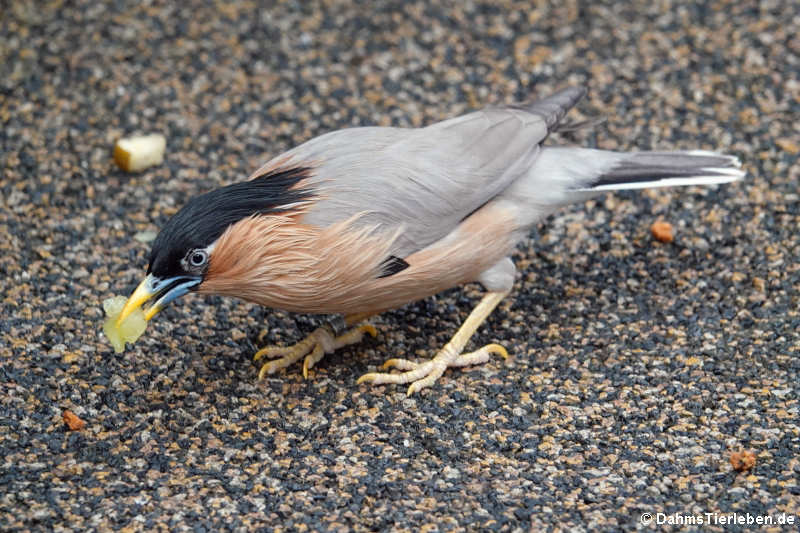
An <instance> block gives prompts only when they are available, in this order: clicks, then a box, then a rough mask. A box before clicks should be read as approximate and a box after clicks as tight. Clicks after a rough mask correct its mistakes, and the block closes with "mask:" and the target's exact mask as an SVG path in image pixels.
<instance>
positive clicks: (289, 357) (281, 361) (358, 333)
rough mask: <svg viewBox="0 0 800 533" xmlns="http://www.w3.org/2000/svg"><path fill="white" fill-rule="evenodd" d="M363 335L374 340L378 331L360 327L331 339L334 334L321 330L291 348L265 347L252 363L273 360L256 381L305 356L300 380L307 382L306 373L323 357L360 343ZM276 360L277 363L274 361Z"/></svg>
mask: <svg viewBox="0 0 800 533" xmlns="http://www.w3.org/2000/svg"><path fill="white" fill-rule="evenodd" d="M364 333H368V334H370V335H372V336H373V337H377V336H378V331H377V330H376V329H375V326H373V325H372V324H362V325H360V326H358V327H355V328H353V329H351V330H348V331H346V332H344V333H342V334H341V335H339V336H334V334H333V332H331V330H330V329H329V328H328V327H326V326H322V327H319V328H317V329H315V330H314V331H313V332H311V334H310V335H309V336H308V337H306V338H305V339H303V340H302V341H300V342H298V343H297V344H293V345H292V346H266V347H264V348H261V349H260V350H259V351H258V352H256V354H255V356H253V360H254V361H258V360H259V359H262V358H267V359H273V360H272V361H268V362H266V363H264V364H263V365H262V366H261V371H260V372H259V373H258V379H263V377H264V376H266V375H267V374H274V373H275V372H277V371H278V370H280V369H281V368H286V367H287V366H289V365H291V364H293V363H296V362H297V361H299V360H300V359H302V358H303V356H305V360H304V361H303V377H304V378H308V370H309V369H310V368H312V367H313V366H314V365H315V364H317V363H318V362H319V361H320V360H321V359H322V358H323V357H324V356H325V354H326V353H331V352H333V351H335V350H338V349H339V348H341V347H343V346H347V345H349V344H355V343H357V342H361V339H362V338H363V337H364ZM276 357H277V359H275V358H276Z"/></svg>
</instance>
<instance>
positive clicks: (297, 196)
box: [147, 167, 311, 278]
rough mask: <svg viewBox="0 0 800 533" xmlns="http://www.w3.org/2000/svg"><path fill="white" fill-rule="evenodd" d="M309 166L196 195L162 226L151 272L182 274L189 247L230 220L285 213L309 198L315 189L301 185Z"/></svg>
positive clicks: (206, 240)
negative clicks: (183, 260) (183, 262)
mask: <svg viewBox="0 0 800 533" xmlns="http://www.w3.org/2000/svg"><path fill="white" fill-rule="evenodd" d="M310 171H311V169H309V168H307V167H292V168H279V169H277V170H274V171H271V172H268V173H266V174H264V175H262V176H259V177H257V178H254V179H252V180H250V181H243V182H239V183H234V184H232V185H228V186H226V187H222V188H219V189H216V190H213V191H210V192H207V193H205V194H201V195H200V196H196V197H194V198H192V199H191V200H190V201H189V203H187V204H186V205H185V206H183V208H181V210H180V211H178V212H177V213H176V214H175V215H174V216H173V217H172V218H171V219H169V221H167V223H166V224H165V225H164V227H163V228H161V231H160V232H159V234H158V237H156V240H155V241H154V242H153V247H152V249H151V251H150V264H149V266H148V268H147V272H148V273H153V274H154V275H156V276H158V277H160V278H166V277H171V276H175V275H180V274H182V271H181V266H180V260H181V259H182V258H183V257H184V256H185V255H186V252H188V251H189V250H193V249H196V248H205V247H206V246H208V245H210V244H211V243H213V242H214V241H216V240H217V239H218V238H219V237H220V235H222V233H223V232H224V231H225V230H226V229H227V228H228V226H230V225H231V224H235V223H236V222H239V221H240V220H242V219H243V218H247V217H250V216H253V215H263V214H269V213H282V212H286V211H288V210H290V209H292V207H293V206H296V204H297V203H298V202H302V201H304V200H307V199H309V197H310V196H311V192H310V191H309V190H307V189H303V188H297V187H296V186H297V184H298V183H299V182H300V181H301V180H302V179H303V178H306V177H308V175H309V172H310Z"/></svg>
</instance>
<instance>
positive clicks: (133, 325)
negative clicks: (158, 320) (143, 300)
mask: <svg viewBox="0 0 800 533" xmlns="http://www.w3.org/2000/svg"><path fill="white" fill-rule="evenodd" d="M126 301H127V298H125V297H124V296H114V297H113V298H109V299H108V300H103V309H105V311H106V316H107V317H108V318H106V321H105V322H104V323H103V333H105V335H106V337H108V340H109V341H111V345H112V346H114V351H115V352H117V353H122V352H123V351H124V350H125V343H126V342H130V343H131V344H133V343H134V342H136V340H137V339H138V338H139V337H141V336H142V333H144V330H145V328H146V327H147V320H145V316H144V311H142V309H141V308H136V309H134V310H133V311H132V312H131V314H129V315H128V316H127V317H125V320H123V321H122V322H121V323H119V324H117V318H119V315H120V314H121V313H122V308H123V307H125V302H126Z"/></svg>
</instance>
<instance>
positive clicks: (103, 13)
mask: <svg viewBox="0 0 800 533" xmlns="http://www.w3.org/2000/svg"><path fill="white" fill-rule="evenodd" d="M265 4H266V3H265ZM798 34H800V14H798V10H797V5H796V3H794V2H791V1H783V2H781V1H776V2H758V3H756V2H747V1H745V2H741V1H731V2H725V1H717V2H707V3H701V4H698V5H692V6H687V5H685V3H684V2H677V1H676V2H670V1H656V2H630V3H628V2H611V1H593V2H591V3H589V2H587V3H585V4H580V3H576V2H552V5H545V4H544V3H543V4H542V5H541V7H535V8H534V7H531V5H530V4H529V3H528V2H510V1H497V2H486V3H479V2H474V1H471V0H468V1H465V2H455V1H453V2H438V3H430V4H429V3H427V2H392V3H388V2H377V3H374V4H373V3H355V2H349V1H342V2H334V1H331V2H324V3H312V2H308V3H306V2H279V3H276V5H262V4H261V3H259V2H252V1H251V2H236V3H228V2H211V1H208V2H156V1H151V2H133V1H131V2H125V1H116V2H96V1H79V0H76V1H69V2H58V1H55V2H50V1H42V2H25V1H20V2H8V3H3V4H0V529H2V530H4V531H6V530H10V531H18V530H41V531H50V530H66V529H75V530H100V531H110V530H115V531H116V530H122V531H167V530H176V531H181V530H189V531H220V530H236V531H250V530H256V529H263V530H272V529H274V530H286V531H312V530H319V531H324V530H341V531H346V530H356V531H382V530H395V531H437V530H439V531H464V530H470V531H477V530H480V531H485V530H499V531H527V530H529V529H533V530H540V529H552V530H564V531H597V530H600V531H630V530H635V529H644V530H648V529H654V530H655V529H658V530H664V531H669V530H676V529H677V528H675V527H672V526H669V525H660V526H655V525H650V526H647V525H643V524H642V522H641V517H642V515H643V513H650V514H651V515H652V517H653V519H654V520H656V519H658V513H662V514H663V515H664V516H663V518H664V519H666V517H668V516H672V517H674V515H675V514H676V513H677V514H679V515H693V516H700V517H701V518H704V519H706V520H708V518H709V516H708V515H704V514H703V513H706V512H708V513H720V515H717V522H713V520H714V517H713V515H712V516H711V519H712V523H711V524H710V526H709V525H707V524H706V525H702V526H700V525H694V526H690V527H688V528H686V529H689V530H700V529H703V530H712V531H736V530H738V529H745V528H746V526H743V525H733V526H729V525H722V524H720V523H719V516H723V519H724V517H726V516H729V515H728V513H739V514H738V515H735V516H742V517H746V516H747V513H749V514H750V515H752V516H754V517H755V516H769V517H770V519H772V520H775V521H776V523H775V524H774V525H773V526H772V529H771V530H774V531H790V530H792V531H794V530H796V527H797V526H796V525H795V526H789V525H782V526H779V525H777V520H778V518H779V517H780V516H781V513H787V516H792V517H794V520H795V524H797V523H798V521H800V482H798V479H799V478H800V459H798V452H800V412H798V409H799V407H798V396H799V391H800V385H798V383H800V358H798V354H799V352H800V334H799V333H798V330H800V266H799V264H798V263H799V262H800V237H798V233H799V232H798V230H800V197H799V196H798V193H799V192H800V191H799V187H800V186H799V185H798V183H799V178H800V165H798V154H799V153H800V134H798V124H800V58H799V57H798V54H800V40H799V39H800V38H799V37H798ZM569 84H585V85H587V86H588V87H589V95H588V98H587V99H586V100H585V101H584V102H583V103H582V104H581V105H580V106H579V108H578V110H577V111H576V112H574V113H573V114H572V115H571V117H573V118H574V119H581V118H588V117H593V116H597V115H605V116H606V117H607V121H606V122H605V123H604V124H601V125H599V126H596V127H594V128H592V129H588V130H582V131H579V132H576V133H574V134H570V135H566V134H565V135H562V136H560V137H557V138H553V139H552V140H551V141H550V142H552V143H580V144H583V145H585V146H598V147H601V148H607V149H624V150H645V149H659V150H666V149H689V148H702V149H709V150H719V151H724V152H728V153H732V154H735V155H737V156H738V157H740V158H741V159H742V160H743V161H744V165H745V167H746V169H747V171H748V178H747V180H746V181H744V182H740V183H737V184H733V185H730V186H723V187H717V188H709V189H701V188H696V187H695V188H689V189H682V190H657V191H646V192H626V193H623V194H618V195H614V196H610V195H609V196H604V197H599V198H598V199H596V200H594V201H590V202H588V203H586V204H584V205H575V206H572V207H570V208H566V209H564V210H562V211H560V212H559V213H557V214H556V215H554V216H552V217H550V218H548V219H547V220H545V221H543V222H542V223H541V224H540V225H538V226H537V227H536V228H534V230H533V231H532V233H531V240H530V242H528V243H526V244H525V245H523V246H520V248H519V250H518V252H517V253H516V255H515V260H516V264H517V266H518V268H519V270H520V275H519V277H518V280H517V283H516V284H515V288H514V292H513V294H512V297H511V298H508V299H507V300H506V301H505V302H504V303H503V304H501V306H500V308H499V309H498V311H497V312H495V313H494V314H493V315H492V316H491V318H490V319H489V320H488V322H487V323H486V324H485V325H484V326H483V327H482V328H481V329H480V330H479V332H478V334H477V335H476V338H475V339H474V341H473V344H472V345H473V346H475V345H480V344H482V343H487V342H499V343H502V344H503V345H505V346H506V347H507V348H508V350H509V352H511V353H512V354H513V356H514V357H513V361H512V362H511V363H509V364H504V363H503V362H502V361H499V360H497V361H492V362H490V363H488V364H486V365H483V366H481V367H478V368H472V369H466V370H463V371H458V370H455V371H448V372H447V373H446V374H445V375H444V376H443V377H442V378H441V379H440V380H439V383H438V385H437V386H436V387H435V388H433V389H427V390H425V391H423V392H422V393H420V394H418V395H416V396H414V397H412V398H410V399H407V398H406V396H405V389H404V387H395V386H382V387H368V386H366V385H356V384H355V381H356V379H357V378H358V377H359V376H360V375H362V374H363V373H365V372H368V371H372V370H374V369H376V368H377V367H378V366H379V365H380V364H381V363H382V362H383V361H384V360H385V359H387V358H390V357H410V358H427V357H430V356H431V355H432V354H433V353H434V352H435V350H436V349H437V348H438V347H440V346H442V345H443V344H444V343H445V342H446V341H447V340H448V338H449V336H450V335H451V334H452V333H453V332H454V331H455V330H456V328H457V327H458V324H459V323H460V321H462V320H463V319H464V318H465V317H466V315H467V314H468V313H469V311H470V309H471V306H473V305H474V304H475V303H476V302H477V301H478V299H479V298H480V295H481V289H480V287H478V286H477V285H475V286H467V287H465V288H463V289H461V290H453V291H449V292H447V293H444V294H441V295H438V296H436V297H434V298H430V299H428V300H425V301H422V302H418V303H415V304H413V305H409V306H407V307H405V308H403V309H399V310H397V311H394V312H390V313H386V314H385V315H382V316H381V317H379V318H378V319H377V320H376V321H375V324H376V325H377V326H378V327H379V330H380V334H379V337H378V338H377V339H375V340H367V341H365V342H363V343H362V344H360V345H358V346H354V347H352V348H349V349H344V350H341V351H340V352H337V353H336V354H334V355H332V356H330V357H328V358H326V359H325V360H324V361H323V362H322V363H321V364H320V365H319V366H318V367H316V368H315V369H314V370H313V372H312V376H311V379H309V380H304V379H303V378H302V375H301V373H300V372H299V367H295V368H291V369H289V370H288V371H285V372H280V373H278V374H276V375H274V376H272V377H270V378H269V379H266V380H264V381H262V382H259V381H257V379H256V377H257V372H258V368H257V367H256V366H255V365H254V364H252V362H251V356H252V354H253V352H254V350H255V349H256V346H257V345H260V343H259V341H258V336H259V333H260V332H261V331H262V330H263V329H265V328H266V329H267V330H268V334H267V335H266V337H265V339H264V342H270V343H291V342H294V341H296V340H299V339H300V338H301V337H302V336H303V335H305V334H306V333H308V332H310V331H311V330H312V329H313V328H314V327H315V326H316V325H317V324H318V323H319V318H317V317H311V316H297V315H290V314H288V313H282V312H277V311H272V310H267V309H262V308H258V307H255V306H252V305H249V304H245V303H241V302H237V301H234V300H229V299H221V298H211V297H208V298H203V297H197V296H190V297H186V298H184V299H183V300H182V301H181V302H178V304H177V305H175V306H173V307H172V308H170V309H169V310H167V311H165V312H164V313H163V314H162V315H160V316H159V317H158V318H157V319H155V320H154V321H153V322H152V323H151V324H150V326H149V329H148V331H147V334H146V335H145V337H143V338H142V339H140V341H139V342H138V343H137V344H136V345H135V346H134V347H133V348H130V349H128V351H126V352H124V353H122V354H119V355H117V354H115V353H114V352H113V351H112V350H111V348H110V346H109V345H108V343H107V341H106V340H105V339H104V338H103V337H101V336H99V334H98V332H99V328H100V325H101V321H102V309H101V306H100V302H101V300H103V299H104V298H107V297H109V296H111V295H113V294H128V293H129V291H131V290H132V289H133V287H134V286H135V285H136V283H138V281H139V279H140V278H141V275H142V272H143V269H144V267H145V266H146V257H147V253H148V251H149V244H148V242H147V241H148V240H149V239H152V237H153V232H156V231H157V230H158V228H159V227H160V225H161V224H163V223H164V221H165V220H166V219H167V218H168V217H169V216H170V215H171V214H173V213H175V211H176V210H177V209H178V208H179V207H180V206H181V205H183V204H184V202H186V200H187V199H188V198H190V197H191V196H192V195H194V194H197V193H199V192H203V191H206V190H209V189H210V188H213V187H216V186H219V185H222V184H228V183H231V182H234V181H238V180H241V179H244V178H245V177H246V176H247V174H248V173H249V171H251V170H252V169H254V168H255V167H256V166H257V165H258V164H259V163H261V162H263V161H264V160H266V159H267V158H269V157H271V156H272V155H275V154H278V153H280V152H281V151H282V150H284V149H287V148H289V147H291V146H293V145H294V144H297V143H299V142H301V141H303V140H306V139H308V138H309V137H311V136H314V135H318V134H321V133H324V132H327V131H330V130H333V129H337V128H341V127H345V126H352V125H374V124H381V125H396V126H419V125H423V124H428V123H431V122H433V121H436V120H439V119H443V118H446V117H450V116H453V115H456V114H459V113H462V112H465V111H467V110H470V109H475V108H479V107H481V106H483V105H487V104H492V103H510V102H515V101H520V100H525V99H527V98H529V97H531V96H532V95H536V94H545V93H548V92H550V91H552V90H554V89H557V88H560V87H563V86H566V85H569ZM137 132H138V133H149V132H159V133H163V134H164V135H166V137H167V154H166V160H165V162H164V164H163V165H161V166H158V167H154V168H151V169H148V170H146V171H144V172H142V173H139V174H126V173H123V172H122V171H120V170H119V169H117V168H116V167H115V166H114V164H113V161H112V159H111V150H112V146H113V143H114V141H115V140H116V139H117V138H119V137H120V136H122V135H128V134H132V133H137ZM657 220H666V221H669V222H670V223H671V224H672V225H673V228H674V231H675V239H674V241H673V242H671V243H661V242H657V241H656V240H655V239H654V238H653V237H652V236H651V233H650V225H651V224H652V223H653V222H655V221H657ZM64 410H71V411H73V412H74V413H75V414H76V415H77V416H78V417H80V418H81V419H82V420H84V421H85V427H84V428H83V429H82V430H77V431H70V430H68V428H67V426H66V425H65V423H64V422H63V420H62V413H63V411H64ZM740 450H749V451H751V452H752V453H753V454H754V457H755V465H754V466H753V468H752V469H750V470H749V471H745V472H736V471H734V470H733V468H732V465H731V463H730V457H731V454H732V453H733V452H737V451H740ZM734 519H736V520H738V518H734ZM793 527H794V529H793Z"/></svg>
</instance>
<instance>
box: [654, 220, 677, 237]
mask: <svg viewBox="0 0 800 533" xmlns="http://www.w3.org/2000/svg"><path fill="white" fill-rule="evenodd" d="M650 233H652V234H653V237H654V238H655V239H656V240H657V241H660V242H672V240H673V239H674V238H675V237H674V235H673V233H672V224H670V223H669V222H664V221H663V220H659V221H658V222H654V223H653V225H652V226H650Z"/></svg>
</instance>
